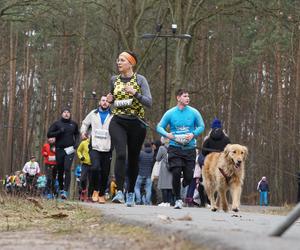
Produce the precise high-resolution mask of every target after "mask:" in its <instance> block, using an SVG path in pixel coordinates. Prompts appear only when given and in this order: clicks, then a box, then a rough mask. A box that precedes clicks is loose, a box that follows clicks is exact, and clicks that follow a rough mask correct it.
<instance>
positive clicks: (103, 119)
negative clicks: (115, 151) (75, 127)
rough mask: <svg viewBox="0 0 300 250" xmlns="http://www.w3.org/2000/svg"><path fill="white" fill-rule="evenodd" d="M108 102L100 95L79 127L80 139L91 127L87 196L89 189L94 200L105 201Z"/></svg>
mask: <svg viewBox="0 0 300 250" xmlns="http://www.w3.org/2000/svg"><path fill="white" fill-rule="evenodd" d="M112 117H113V116H112V114H111V111H110V104H109V103H108V102H107V97H106V96H102V97H101V99H100V102H99V107H98V108H97V109H95V110H92V111H91V112H90V113H89V114H88V115H87V116H86V117H85V119H84V120H83V121H82V126H81V129H80V132H81V137H82V139H86V138H87V137H88V130H89V128H90V127H91V129H92V131H91V147H90V157H91V162H92V166H91V174H90V179H89V196H90V194H91V191H93V194H92V200H93V201H94V202H99V203H105V198H104V194H105V189H106V187H107V184H108V176H109V172H110V163H111V152H112V147H111V138H110V134H109V131H108V127H109V124H110V122H111V119H112Z"/></svg>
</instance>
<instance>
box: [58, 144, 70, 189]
mask: <svg viewBox="0 0 300 250" xmlns="http://www.w3.org/2000/svg"><path fill="white" fill-rule="evenodd" d="M73 158H74V153H72V154H70V155H67V154H66V152H65V150H64V149H63V148H56V163H57V165H56V166H57V173H58V182H59V189H60V190H64V191H66V192H68V191H69V187H70V183H71V166H72V162H73Z"/></svg>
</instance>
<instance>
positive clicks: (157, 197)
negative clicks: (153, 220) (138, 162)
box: [151, 140, 162, 205]
mask: <svg viewBox="0 0 300 250" xmlns="http://www.w3.org/2000/svg"><path fill="white" fill-rule="evenodd" d="M151 144H152V149H153V152H154V154H153V167H152V170H153V169H154V164H157V163H156V155H157V153H158V150H159V147H160V146H161V141H160V140H155V141H154V142H152V143H151ZM154 171H156V170H154ZM158 174H159V171H157V176H155V175H152V191H151V193H152V195H151V201H152V205H157V204H158V203H161V202H162V194H161V191H160V190H159V188H158Z"/></svg>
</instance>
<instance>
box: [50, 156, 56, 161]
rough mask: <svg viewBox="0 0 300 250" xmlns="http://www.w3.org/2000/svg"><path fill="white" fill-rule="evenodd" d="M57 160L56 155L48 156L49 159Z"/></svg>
mask: <svg viewBox="0 0 300 250" xmlns="http://www.w3.org/2000/svg"><path fill="white" fill-rule="evenodd" d="M55 160H56V158H55V155H50V156H48V161H55Z"/></svg>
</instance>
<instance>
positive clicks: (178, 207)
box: [174, 200, 183, 209]
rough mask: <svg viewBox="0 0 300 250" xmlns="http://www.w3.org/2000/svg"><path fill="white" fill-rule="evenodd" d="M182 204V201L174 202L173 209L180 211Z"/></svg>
mask: <svg viewBox="0 0 300 250" xmlns="http://www.w3.org/2000/svg"><path fill="white" fill-rule="evenodd" d="M182 204H183V202H182V200H177V201H175V206H174V208H175V209H182Z"/></svg>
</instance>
